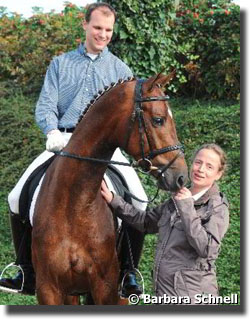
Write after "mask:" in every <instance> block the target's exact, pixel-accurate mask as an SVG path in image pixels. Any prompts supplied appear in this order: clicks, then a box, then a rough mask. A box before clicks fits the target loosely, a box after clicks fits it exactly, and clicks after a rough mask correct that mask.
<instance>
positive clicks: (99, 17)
mask: <svg viewBox="0 0 250 320" xmlns="http://www.w3.org/2000/svg"><path fill="white" fill-rule="evenodd" d="M114 23H115V17H114V15H113V14H112V13H111V14H110V15H108V16H106V15H104V14H103V13H102V12H101V10H99V9H96V10H94V11H93V12H92V14H91V18H90V21H89V22H86V21H84V22H83V29H84V30H85V32H86V42H85V43H86V48H87V52H88V53H93V54H98V53H100V52H101V51H102V50H103V49H104V48H105V47H106V46H107V45H108V44H109V42H110V41H111V38H112V35H113V28H114Z"/></svg>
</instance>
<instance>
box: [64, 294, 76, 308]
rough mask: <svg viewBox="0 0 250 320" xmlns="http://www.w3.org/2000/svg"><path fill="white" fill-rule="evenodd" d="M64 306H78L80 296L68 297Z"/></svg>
mask: <svg viewBox="0 0 250 320" xmlns="http://www.w3.org/2000/svg"><path fill="white" fill-rule="evenodd" d="M64 304H67V305H68V304H71V305H76V306H78V305H79V304H80V296H66V298H65V299H64Z"/></svg>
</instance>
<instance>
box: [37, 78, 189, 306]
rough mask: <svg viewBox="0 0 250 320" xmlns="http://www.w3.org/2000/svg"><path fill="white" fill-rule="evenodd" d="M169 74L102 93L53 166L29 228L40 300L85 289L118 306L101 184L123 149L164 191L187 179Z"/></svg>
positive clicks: (65, 297) (50, 301)
mask: <svg viewBox="0 0 250 320" xmlns="http://www.w3.org/2000/svg"><path fill="white" fill-rule="evenodd" d="M172 77H173V74H170V75H169V76H164V75H162V74H159V75H157V76H154V77H152V78H150V79H149V80H146V81H139V80H135V79H129V80H128V81H125V82H122V83H121V81H120V83H119V82H118V83H117V84H112V85H111V86H112V88H110V89H109V90H107V88H106V92H105V93H103V92H102V93H99V97H98V98H95V102H94V103H93V101H92V104H91V107H89V108H88V110H87V112H85V113H84V115H83V116H82V120H81V121H80V122H79V123H78V125H77V127H76V129H75V131H74V133H73V135H72V137H71V139H70V141H69V143H68V145H67V146H66V147H65V148H64V150H63V151H62V152H61V153H59V155H58V156H57V157H56V159H55V160H54V162H53V163H52V164H51V166H50V167H49V168H48V170H47V172H46V175H45V178H44V181H43V184H42V186H41V190H40V193H39V196H38V199H37V203H36V207H35V213H34V222H33V224H34V225H33V231H32V260H33V265H34V269H35V273H36V291H37V298H38V302H39V304H46V305H60V304H64V303H72V304H73V303H74V301H73V300H74V299H72V301H71V302H69V301H70V299H69V297H70V296H72V295H75V296H77V295H79V294H83V293H90V294H91V296H92V299H93V301H94V303H95V304H111V305H116V304H119V303H121V301H120V298H119V296H118V278H119V264H118V258H117V253H116V245H115V230H114V223H113V217H112V212H111V210H110V208H109V206H108V205H107V203H106V202H105V200H104V199H103V197H102V195H101V192H100V186H101V181H102V179H103V176H104V173H105V170H106V168H107V163H108V160H110V159H111V157H112V154H113V153H114V151H115V149H116V148H117V147H121V148H123V149H124V150H125V151H126V152H127V153H128V154H129V155H131V156H132V157H133V158H134V159H135V160H137V161H138V162H137V163H138V165H139V166H144V167H145V166H146V167H148V169H149V170H151V172H152V174H153V175H154V176H155V177H157V179H158V181H159V184H160V185H161V187H162V188H164V189H168V190H171V191H175V190H177V189H179V188H180V187H181V186H182V185H183V184H184V182H185V180H186V178H187V166H186V163H185V159H184V155H183V153H182V151H181V146H180V145H179V142H178V139H177V135H176V129H175V124H174V121H173V118H172V115H171V111H170V110H169V106H168V103H167V102H166V100H167V98H166V96H164V95H163V92H162V89H161V87H163V86H165V85H166V84H167V83H168V82H169V81H170V80H171V78H172ZM86 157H88V158H91V159H92V160H93V159H102V160H104V161H103V162H102V161H100V162H97V161H90V160H86ZM88 158H87V159H88ZM75 302H76V300H75Z"/></svg>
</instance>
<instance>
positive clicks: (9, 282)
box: [0, 212, 35, 294]
mask: <svg viewBox="0 0 250 320" xmlns="http://www.w3.org/2000/svg"><path fill="white" fill-rule="evenodd" d="M10 225H11V231H12V239H13V243H14V248H15V253H16V264H17V265H19V266H20V267H21V268H22V271H21V270H19V271H18V273H17V275H16V276H15V277H14V278H3V279H1V280H0V290H3V291H8V290H9V289H10V292H11V290H15V291H20V290H21V288H22V284H23V290H22V293H23V294H34V293H35V274H34V270H33V267H32V260H31V230H32V228H31V226H30V224H29V223H28V222H26V223H23V222H22V221H21V220H20V217H19V216H18V215H16V214H13V213H12V212H10ZM23 274H24V282H23Z"/></svg>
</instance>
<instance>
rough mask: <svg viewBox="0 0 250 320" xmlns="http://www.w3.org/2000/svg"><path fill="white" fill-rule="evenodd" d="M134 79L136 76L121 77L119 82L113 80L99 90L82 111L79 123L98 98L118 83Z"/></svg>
mask: <svg viewBox="0 0 250 320" xmlns="http://www.w3.org/2000/svg"><path fill="white" fill-rule="evenodd" d="M133 80H135V78H134V77H129V78H127V79H119V80H118V81H117V82H111V84H110V85H109V86H106V87H104V89H103V90H100V91H98V93H97V94H96V95H94V96H93V98H92V99H91V100H90V102H89V103H88V104H87V106H86V108H85V109H84V110H83V112H82V113H81V115H80V117H79V119H78V122H77V125H78V124H79V123H80V122H81V120H82V119H83V117H84V116H85V115H86V113H87V112H88V111H89V109H90V108H91V107H92V106H93V105H94V104H95V103H96V102H97V100H99V99H100V97H101V96H103V95H104V94H106V93H107V92H108V91H109V90H110V89H112V88H114V87H116V86H117V85H119V84H121V83H124V82H128V81H133Z"/></svg>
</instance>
